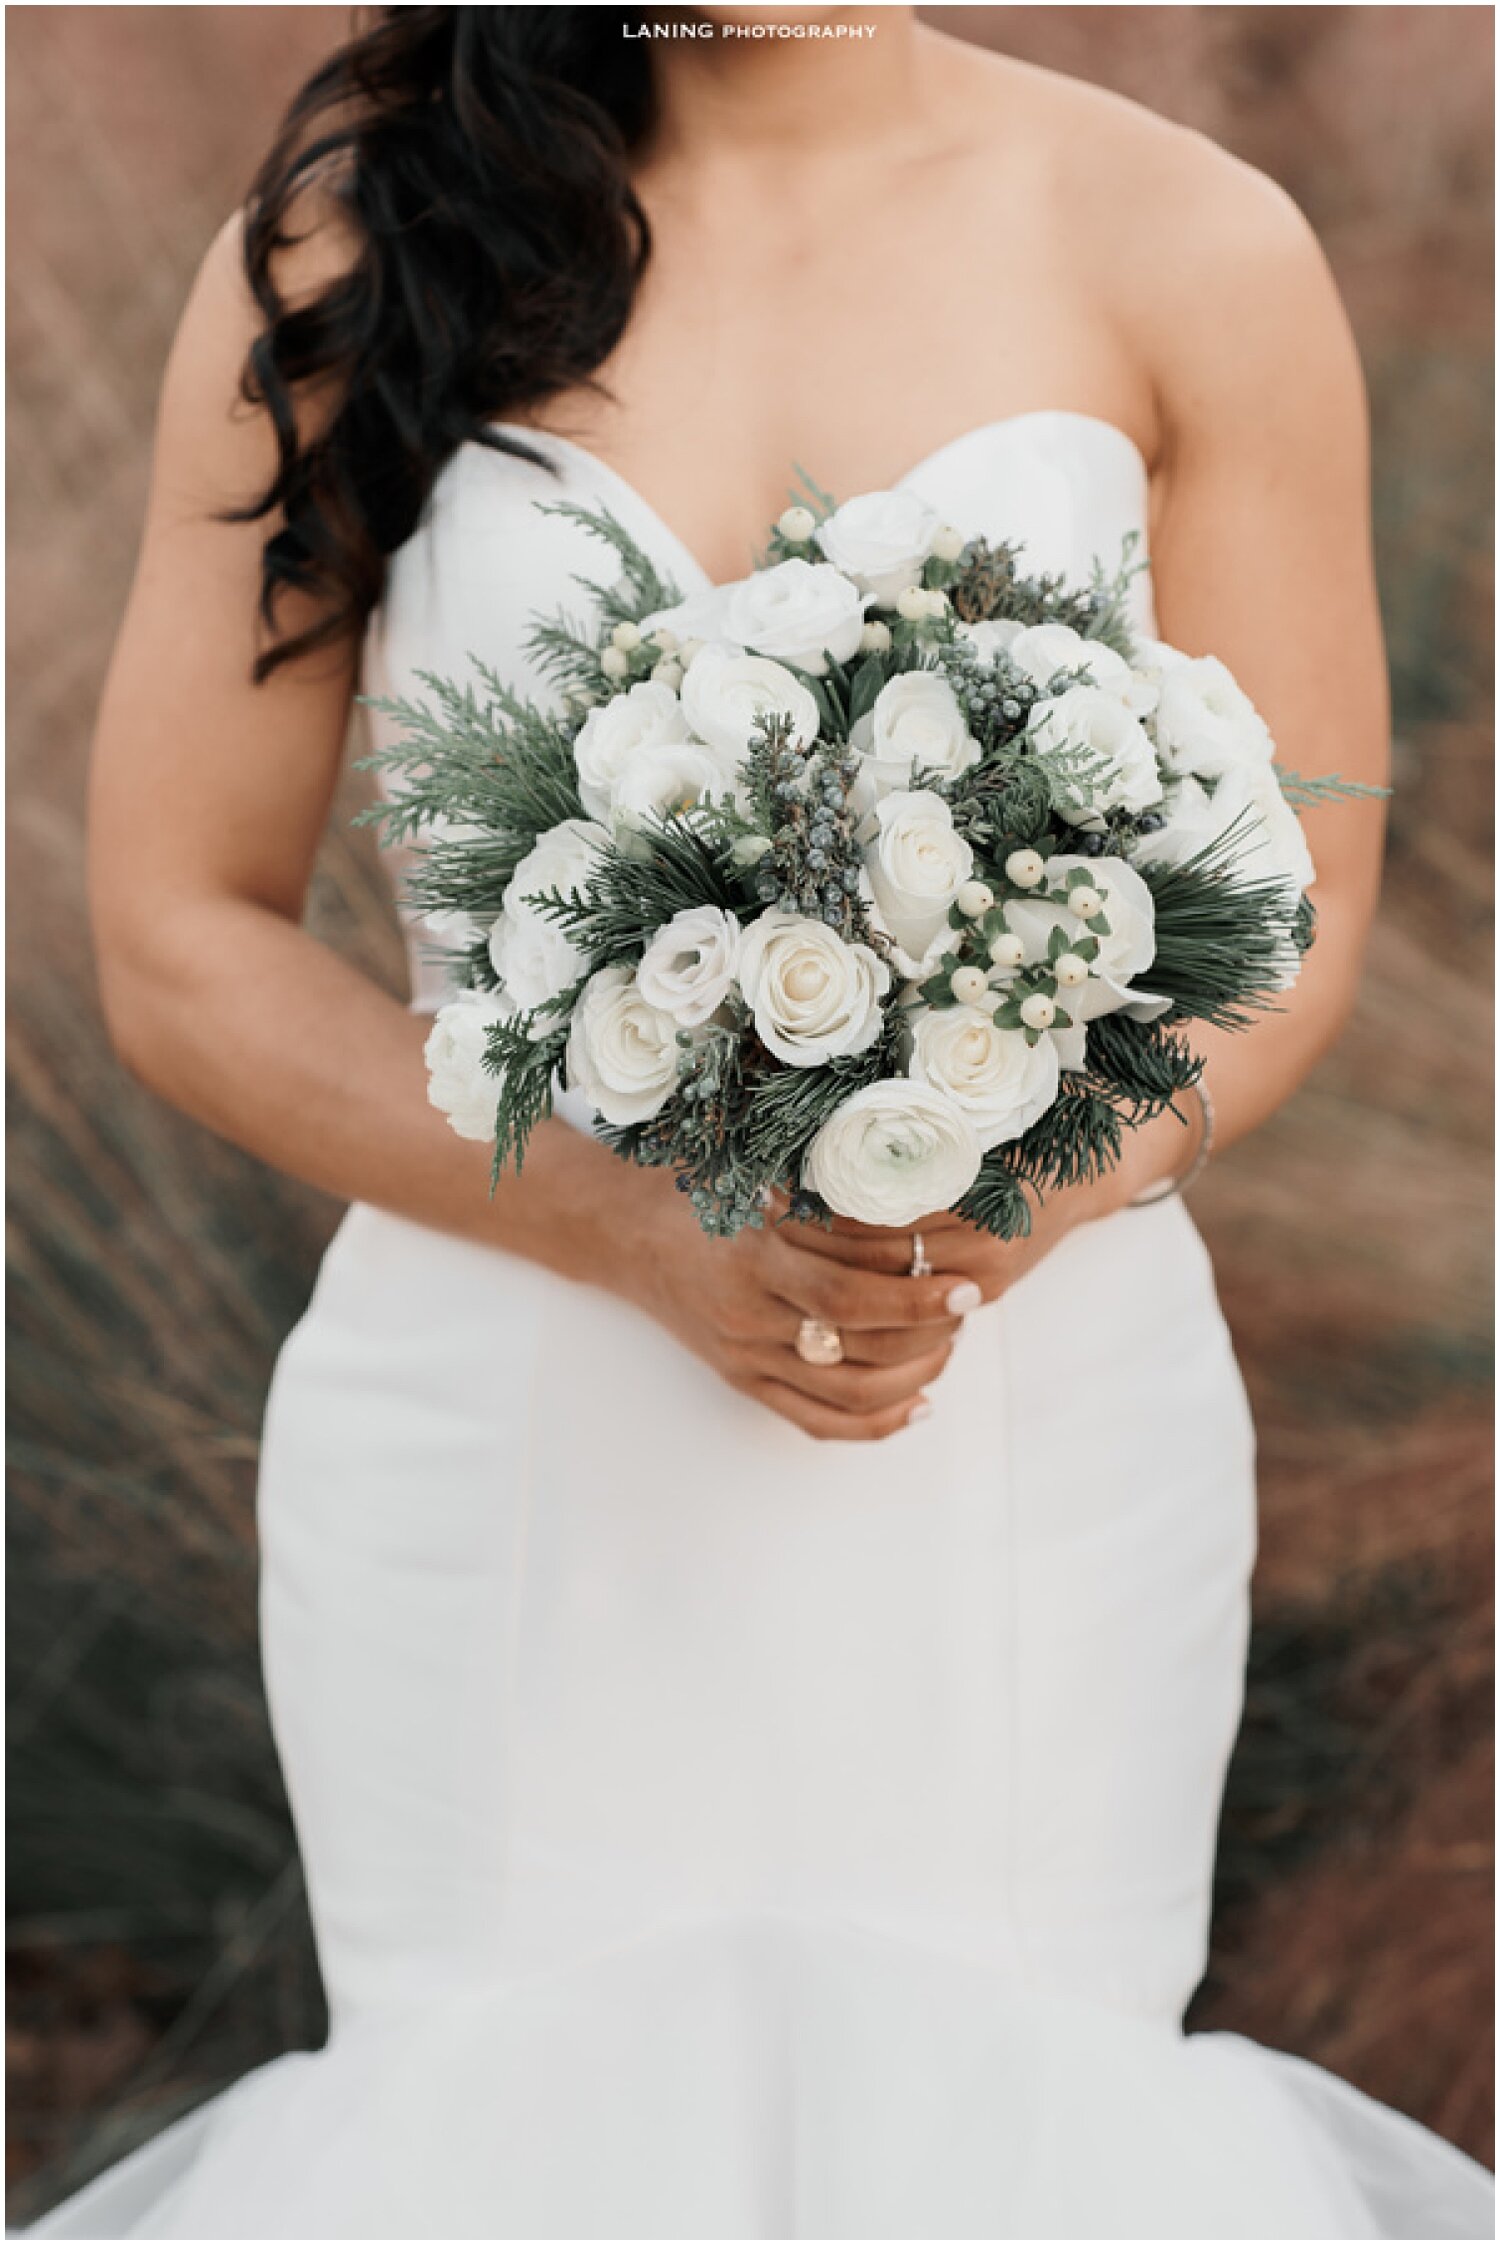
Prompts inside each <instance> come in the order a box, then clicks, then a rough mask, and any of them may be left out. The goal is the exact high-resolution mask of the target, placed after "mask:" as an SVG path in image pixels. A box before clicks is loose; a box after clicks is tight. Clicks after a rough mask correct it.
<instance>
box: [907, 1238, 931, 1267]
mask: <svg viewBox="0 0 1500 2245" xmlns="http://www.w3.org/2000/svg"><path fill="white" fill-rule="evenodd" d="M910 1276H911V1277H912V1278H931V1276H932V1265H931V1263H929V1262H928V1260H927V1242H926V1240H924V1239H923V1237H922V1235H921V1233H920V1232H913V1233H912V1235H911V1272H910Z"/></svg>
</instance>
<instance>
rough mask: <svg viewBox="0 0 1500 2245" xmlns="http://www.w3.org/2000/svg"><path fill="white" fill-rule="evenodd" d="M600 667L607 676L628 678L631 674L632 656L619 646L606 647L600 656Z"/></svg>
mask: <svg viewBox="0 0 1500 2245" xmlns="http://www.w3.org/2000/svg"><path fill="white" fill-rule="evenodd" d="M599 668H600V669H601V670H602V671H603V673H604V675H605V677H606V678H628V677H629V676H630V657H629V656H628V655H626V654H623V653H622V652H621V650H620V649H619V648H618V647H606V648H605V650H604V652H603V654H602V655H601V656H600V657H599Z"/></svg>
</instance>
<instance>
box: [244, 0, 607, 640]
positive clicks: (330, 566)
mask: <svg viewBox="0 0 1500 2245" xmlns="http://www.w3.org/2000/svg"><path fill="white" fill-rule="evenodd" d="M365 16H366V28H364V29H363V30H361V31H359V32H358V33H357V35H356V36H355V37H353V38H352V39H351V40H350V41H349V42H348V44H347V45H345V46H343V47H341V48H340V49H339V51H338V52H337V53H336V54H335V55H334V56H333V57H332V59H331V60H330V61H328V62H327V63H325V64H324V65H323V67H322V69H320V70H319V71H318V72H317V74H316V76H314V77H313V78H311V79H309V81H308V83H307V84H306V85H305V86H304V87H303V89H302V91H301V92H300V93H299V94H298V96H297V98H296V100H295V101H294V102H293V103H292V106H291V108H290V110H289V111H288V113H287V116H286V119H285V122H284V123H283V125H282V128H281V131H280V133H279V135H278V137H277V140H276V144H275V146H274V147H273V148H272V149H271V152H270V154H269V155H268V156H267V157H266V160H265V162H264V164H263V165H262V166H261V169H260V171H259V173H258V174H257V176H256V179H255V182H254V185H253V186H252V188H251V190H250V194H249V197H248V199H247V203H246V222H245V234H244V242H245V266H246V271H247V274H248V276H249V282H250V287H251V290H252V291H253V293H254V296H255V300H256V302H257V304H258V305H259V307H260V310H261V312H262V313H263V315H264V319H265V325H264V327H263V329H262V330H261V332H260V334H259V335H258V336H257V338H256V341H255V343H254V345H253V346H252V348H251V351H250V354H249V358H248V360H247V362H246V366H245V370H244V374H243V377H242V385H241V386H242V390H243V393H244V396H245V398H246V399H247V400H248V401H249V402H250V403H251V404H252V405H254V406H256V407H258V408H262V409H264V411H265V412H266V413H267V414H268V416H269V418H270V421H271V425H272V427H273V429H274V431H275V436H276V446H277V464H276V472H275V474H274V476H273V477H272V479H271V481H270V482H269V484H268V485H267V486H266V488H265V490H264V491H262V492H261V493H259V494H258V495H257V497H256V498H255V499H254V501H252V502H251V504H249V505H248V506H247V507H245V508H244V509H243V510H241V512H240V513H239V514H238V516H237V517H236V519H238V520H240V521H250V522H254V521H260V520H263V519H267V518H274V519H275V521H276V527H275V529H274V530H273V531H272V532H271V534H270V535H269V536H268V537H267V539H266V541H265V546H264V549H263V554H262V562H261V593H260V609H261V618H262V622H263V624H264V626H265V630H266V644H265V646H264V648H263V650H262V652H261V653H260V655H259V656H258V658H257V661H256V665H255V676H256V678H257V680H260V679H263V678H265V677H267V676H268V675H269V674H270V673H271V671H273V670H274V669H275V668H276V667H277V665H278V664H281V663H285V662H289V661H290V660H292V658H293V657H295V656H299V655H303V654H307V653H309V652H310V651H311V650H312V649H314V648H316V647H320V646H324V645H326V644H328V643H329V642H331V641H333V640H336V639H339V638H341V637H342V636H344V634H346V633H347V632H348V631H350V630H351V629H353V628H357V627H358V625H360V624H361V623H362V622H363V620H364V618H365V617H366V616H367V615H368V613H369V611H370V609H371V608H372V607H373V606H374V604H375V602H376V601H377V600H378V599H379V597H380V592H381V587H382V585H383V582H384V578H385V565H386V559H387V557H388V556H389V555H390V554H391V553H393V552H394V551H395V549H396V548H397V547H398V546H399V545H400V544H401V543H402V542H403V540H404V539H406V538H407V537H409V536H410V534H411V532H412V530H413V529H414V528H415V526H416V523H417V519H418V517H419V515H420V513H421V511H422V508H423V506H424V504H425V502H426V500H427V496H428V494H429V492H430V491H431V489H432V486H433V482H434V480H435V478H436V476H437V474H438V471H439V470H440V469H441V468H442V466H443V465H444V463H445V461H447V460H448V459H450V458H451V457H452V455H453V453H454V452H455V451H456V450H457V448H458V447H459V446H460V445H461V444H465V443H470V442H474V443H480V444H487V445H490V446H492V447H494V448H495V449H496V450H498V451H502V452H512V453H521V454H523V455H524V454H525V452H526V448H525V446H524V445H523V444H521V443H520V442H518V441H517V440H516V439H515V438H513V437H510V436H506V435H504V434H502V433H501V432H499V431H497V430H496V429H495V428H494V427H493V426H492V425H491V424H492V422H493V420H494V417H495V416H497V415H500V414H510V415H512V416H513V415H515V414H516V413H518V412H524V410H525V409H526V408H528V407H531V406H533V405H535V404H536V403H538V402H539V401H540V400H542V399H544V398H546V397H549V396H552V395H554V394H556V393H557V392H558V391H560V390H563V389H566V388H568V387H570V386H573V385H576V384H579V383H584V382H588V381H590V380H591V379H592V378H593V377H594V375H595V372H596V370H597V368H598V367H599V366H600V364H601V363H602V361H603V360H604V359H605V358H606V357H607V356H608V354H609V352H610V351H611V350H612V349H613V347H614V345H615V343H616V342H617V341H618V340H619V337H620V334H621V332H622V331H623V329H624V326H625V322H626V320H627V318H628V317H629V313H630V307H631V303H632V301H633V299H634V295H635V291H636V287H637V284H638V282H639V280H640V277H641V273H642V270H643V269H644V266H645V262H646V258H647V256H648V254H649V250H650V236H649V232H648V229H647V225H646V219H645V215H644V213H643V212H642V210H641V207H640V204H639V203H638V201H637V200H636V197H635V194H634V191H633V189H632V187H631V184H630V176H629V169H628V162H629V157H630V153H631V151H632V150H633V149H634V148H635V147H636V146H637V145H638V144H639V142H640V141H641V139H642V138H643V136H644V135H645V133H646V131H647V129H648V127H649V124H650V121H651V103H652V90H651V72H650V66H649V62H648V59H647V57H648V54H649V48H648V45H647V43H646V42H644V41H637V40H629V39H626V38H625V37H623V36H622V30H623V25H624V23H625V21H626V20H627V18H626V11H624V10H622V9H614V8H588V7H581V8H572V7H478V8H417V7H394V8H381V9H378V10H369V11H365ZM636 20H639V18H638V17H637V18H636ZM330 194H331V195H332V196H333V197H335V198H336V201H337V206H338V209H339V211H340V212H341V214H342V216H343V218H344V219H345V220H346V221H347V224H348V226H349V227H350V229H352V232H353V236H354V243H353V253H352V259H351V261H349V262H347V263H346V264H345V265H344V267H343V269H342V270H341V271H340V272H339V274H338V275H337V276H336V277H334V278H332V279H330V280H329V282H328V283H327V285H326V286H324V287H323V288H322V289H321V290H320V291H318V292H317V293H316V294H315V295H314V296H312V297H311V298H310V299H309V298H307V297H305V296H303V297H300V298H299V299H298V301H297V302H296V303H295V304H293V303H289V302H288V301H287V299H286V298H285V297H284V296H283V295H282V293H281V289H280V287H279V285H278V272H279V271H280V270H281V268H282V256H283V253H284V252H285V251H286V250H287V249H288V247H290V246H291V245H292V244H293V243H295V242H296V241H297V240H298V239H299V238H301V237H300V236H299V230H298V227H299V219H300V218H301V217H302V215H303V214H304V213H305V212H307V211H309V210H311V211H313V212H314V213H316V212H317V211H318V210H319V209H320V208H321V210H322V211H323V214H324V215H325V217H326V215H327V213H328V203H327V197H328V196H329V195H330ZM315 222H316V221H315ZM305 232H306V228H305V227H303V229H302V233H303V235H305ZM314 391H316V392H317V394H318V395H319V396H324V395H327V396H331V397H332V399H333V400H334V403H333V406H332V410H331V412H330V413H328V414H325V415H324V416H322V417H321V418H320V419H319V418H315V417H314V416H311V415H302V416H300V417H299V413H298V411H297V408H298V406H299V404H300V403H301V402H302V400H303V399H304V398H305V397H307V396H308V395H309V394H311V393H313V392H314ZM289 592H296V593H298V594H303V595H309V596H310V597H311V605H312V620H311V621H310V622H307V623H306V624H304V625H303V627H302V628H300V629H297V630H285V629H283V628H282V627H281V607H282V602H283V599H284V597H285V595H286V594H288V593H289ZM299 606H300V603H299Z"/></svg>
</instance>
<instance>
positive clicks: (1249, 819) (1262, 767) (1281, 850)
mask: <svg viewBox="0 0 1500 2245" xmlns="http://www.w3.org/2000/svg"><path fill="white" fill-rule="evenodd" d="M1163 807H1164V809H1165V811H1166V815H1167V823H1166V825H1165V826H1164V827H1163V828H1162V829H1161V830H1160V832H1158V833H1156V834H1148V835H1143V836H1142V838H1141V840H1140V841H1139V842H1138V843H1137V844H1136V845H1135V849H1134V856H1135V858H1136V860H1137V862H1138V863H1140V864H1145V865H1185V864H1186V863H1187V862H1188V860H1189V859H1190V858H1194V857H1197V855H1198V854H1199V852H1200V851H1202V850H1206V849H1208V848H1209V847H1210V846H1211V845H1212V844H1213V843H1216V842H1218V841H1220V840H1221V839H1222V838H1223V837H1225V836H1229V837H1231V839H1230V843H1229V848H1228V859H1229V862H1230V863H1231V864H1232V865H1233V867H1234V869H1235V871H1236V872H1237V873H1238V874H1240V875H1242V876H1243V878H1245V879H1246V880H1251V881H1284V882H1286V883H1287V884H1288V886H1289V887H1291V888H1294V889H1296V891H1297V892H1298V894H1299V895H1300V893H1301V892H1302V890H1303V889H1309V888H1311V887H1312V884H1313V881H1314V879H1315V877H1316V869H1315V867H1314V865H1313V860H1312V852H1311V850H1310V849H1309V848H1308V846H1307V836H1306V834H1305V833H1304V831H1303V827H1302V821H1301V819H1299V818H1298V816H1297V814H1296V812H1295V811H1294V810H1293V809H1292V807H1291V805H1290V803H1288V801H1287V800H1286V797H1285V796H1284V795H1283V794H1282V792H1281V785H1280V782H1279V781H1278V779H1277V777H1276V767H1275V765H1274V764H1241V765H1238V766H1236V768H1235V769H1234V770H1233V771H1230V772H1226V773H1225V775H1224V777H1223V778H1222V779H1221V780H1219V781H1217V782H1216V784H1215V786H1214V789H1213V792H1212V793H1210V792H1209V790H1208V789H1207V788H1206V787H1205V786H1204V785H1203V782H1202V781H1201V780H1197V779H1194V778H1193V777H1192V776H1191V775H1189V777H1188V778H1186V779H1181V780H1179V781H1178V782H1177V783H1176V785H1175V786H1174V787H1172V788H1170V789H1169V790H1168V793H1167V797H1166V801H1165V804H1164V806H1163Z"/></svg>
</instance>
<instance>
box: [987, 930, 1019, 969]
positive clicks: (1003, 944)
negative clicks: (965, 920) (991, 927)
mask: <svg viewBox="0 0 1500 2245" xmlns="http://www.w3.org/2000/svg"><path fill="white" fill-rule="evenodd" d="M1025 956H1026V946H1025V944H1024V943H1023V942H1022V941H1021V938H1020V937H1019V936H1018V935H997V936H996V938H995V940H994V942H993V943H992V944H991V945H990V958H991V961H992V962H993V964H994V965H995V966H997V967H1018V966H1019V965H1020V964H1021V961H1022V960H1023V959H1024V958H1025Z"/></svg>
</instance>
